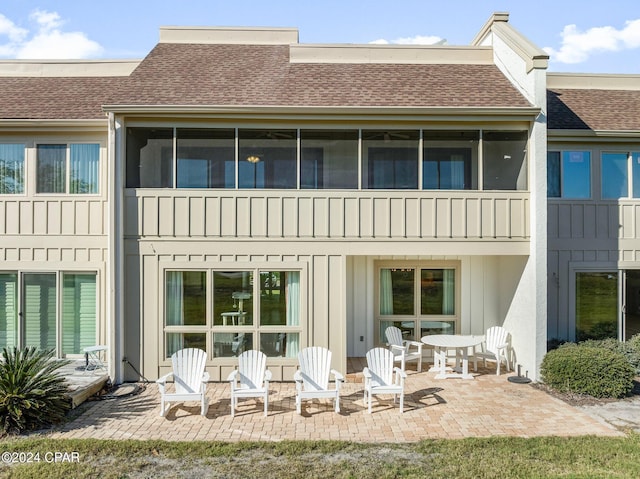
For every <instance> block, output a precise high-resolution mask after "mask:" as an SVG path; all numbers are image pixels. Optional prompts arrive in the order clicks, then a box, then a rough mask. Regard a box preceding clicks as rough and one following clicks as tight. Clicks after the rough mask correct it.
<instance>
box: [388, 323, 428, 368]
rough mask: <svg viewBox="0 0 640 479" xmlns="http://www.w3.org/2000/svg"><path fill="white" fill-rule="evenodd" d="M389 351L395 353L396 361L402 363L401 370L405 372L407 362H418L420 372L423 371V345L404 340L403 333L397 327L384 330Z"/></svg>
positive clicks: (418, 342)
mask: <svg viewBox="0 0 640 479" xmlns="http://www.w3.org/2000/svg"><path fill="white" fill-rule="evenodd" d="M384 334H385V336H386V337H387V344H388V346H389V350H390V351H391V352H392V353H393V359H394V361H400V369H402V370H403V371H404V370H405V369H404V368H405V363H406V362H407V361H413V360H416V361H418V372H420V371H422V343H421V342H420V341H409V340H407V339H402V331H401V330H400V328H396V327H395V326H389V327H388V328H387V329H385V330H384Z"/></svg>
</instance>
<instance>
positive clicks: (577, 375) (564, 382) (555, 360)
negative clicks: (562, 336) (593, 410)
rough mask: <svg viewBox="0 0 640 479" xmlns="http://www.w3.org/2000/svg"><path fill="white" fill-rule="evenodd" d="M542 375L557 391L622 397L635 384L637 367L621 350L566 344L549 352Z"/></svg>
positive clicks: (544, 361) (599, 396)
mask: <svg viewBox="0 0 640 479" xmlns="http://www.w3.org/2000/svg"><path fill="white" fill-rule="evenodd" d="M540 375H541V378H542V381H543V382H544V383H545V384H547V385H548V386H550V387H551V388H553V389H555V390H557V391H561V392H571V393H575V394H586V395H589V396H593V397H597V398H619V397H623V396H625V395H626V394H628V393H629V392H630V391H631V389H632V388H633V378H634V376H635V371H634V368H633V367H632V366H631V365H630V364H629V362H628V361H627V359H626V358H625V357H624V355H623V354H622V353H620V352H618V351H612V350H610V349H606V348H603V347H594V346H591V345H589V344H586V345H584V344H581V345H575V344H566V345H563V346H561V347H559V348H558V349H554V350H553V351H549V352H548V353H547V354H546V356H545V357H544V359H543V360H542V365H541V368H540Z"/></svg>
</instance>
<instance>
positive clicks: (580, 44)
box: [544, 19, 640, 63]
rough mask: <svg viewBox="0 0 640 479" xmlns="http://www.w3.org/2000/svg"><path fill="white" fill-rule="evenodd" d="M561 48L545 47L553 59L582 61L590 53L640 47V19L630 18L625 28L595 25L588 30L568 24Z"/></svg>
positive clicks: (567, 61)
mask: <svg viewBox="0 0 640 479" xmlns="http://www.w3.org/2000/svg"><path fill="white" fill-rule="evenodd" d="M561 37H562V43H561V46H560V49H558V50H556V49H554V48H552V47H545V48H544V51H545V52H547V53H548V54H549V56H550V57H551V60H552V61H557V62H560V63H581V62H584V61H586V60H587V59H588V58H589V56H590V55H592V54H594V53H601V52H617V51H621V50H629V49H633V48H639V47H640V19H637V20H630V21H628V22H626V23H625V26H624V28H622V29H620V30H618V29H616V28H615V27H611V26H605V27H594V28H590V29H588V30H586V31H580V30H578V27H577V26H576V25H566V26H565V27H564V29H563V30H562V34H561Z"/></svg>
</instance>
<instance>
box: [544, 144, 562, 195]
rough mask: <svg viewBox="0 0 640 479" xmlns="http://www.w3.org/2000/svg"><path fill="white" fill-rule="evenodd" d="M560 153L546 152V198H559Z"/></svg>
mask: <svg viewBox="0 0 640 479" xmlns="http://www.w3.org/2000/svg"><path fill="white" fill-rule="evenodd" d="M560 180H561V175H560V152H559V151H549V152H547V196H548V197H549V198H560V193H561V192H560V184H561V181H560Z"/></svg>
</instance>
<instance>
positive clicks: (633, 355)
mask: <svg viewBox="0 0 640 479" xmlns="http://www.w3.org/2000/svg"><path fill="white" fill-rule="evenodd" d="M579 344H580V346H593V347H599V348H605V349H608V350H610V351H617V352H619V353H621V354H622V355H623V356H624V357H625V358H627V361H629V364H631V366H632V367H633V368H634V369H635V371H636V375H640V334H636V335H635V336H633V337H632V338H631V339H629V340H628V341H626V342H621V341H618V340H617V339H613V338H609V339H590V340H587V341H582V342H581V343H579Z"/></svg>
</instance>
